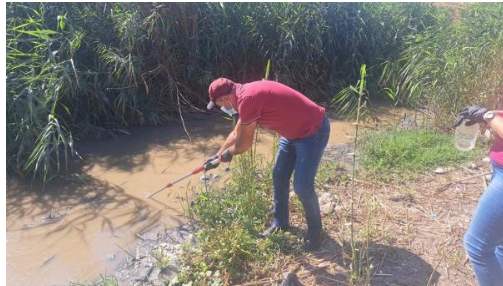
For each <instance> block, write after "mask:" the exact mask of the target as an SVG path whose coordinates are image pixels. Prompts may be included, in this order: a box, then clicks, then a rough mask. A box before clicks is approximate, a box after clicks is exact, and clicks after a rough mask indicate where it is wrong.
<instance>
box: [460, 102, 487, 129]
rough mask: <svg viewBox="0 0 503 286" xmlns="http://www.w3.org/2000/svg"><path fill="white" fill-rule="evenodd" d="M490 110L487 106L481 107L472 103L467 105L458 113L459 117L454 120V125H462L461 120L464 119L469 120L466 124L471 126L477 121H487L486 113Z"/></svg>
mask: <svg viewBox="0 0 503 286" xmlns="http://www.w3.org/2000/svg"><path fill="white" fill-rule="evenodd" d="M488 111H489V110H488V109H487V108H483V107H480V106H478V105H471V106H466V107H465V108H463V110H461V112H460V113H459V115H458V118H456V121H455V122H454V127H458V126H459V125H461V122H463V120H465V119H466V120H469V121H468V122H466V126H471V125H473V124H475V123H481V122H485V121H484V114H486V112H488Z"/></svg>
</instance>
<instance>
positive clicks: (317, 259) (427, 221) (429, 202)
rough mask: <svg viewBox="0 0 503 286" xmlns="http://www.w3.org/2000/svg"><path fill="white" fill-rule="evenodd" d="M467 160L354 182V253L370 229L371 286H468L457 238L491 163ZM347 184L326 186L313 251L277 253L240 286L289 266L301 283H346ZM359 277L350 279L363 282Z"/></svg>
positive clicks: (298, 215)
mask: <svg viewBox="0 0 503 286" xmlns="http://www.w3.org/2000/svg"><path fill="white" fill-rule="evenodd" d="M467 166H469V164H467V165H462V166H459V167H457V168H456V169H454V170H451V171H449V172H448V173H446V174H443V175H437V174H433V173H432V172H427V173H424V174H422V175H421V176H420V177H418V178H417V179H414V180H411V181H404V182H398V183H394V184H385V183H377V182H370V181H365V180H357V191H356V194H357V195H356V198H355V205H356V207H355V220H354V223H355V226H354V227H355V232H356V233H357V237H358V241H359V242H360V246H361V247H360V251H365V250H366V249H365V245H364V244H362V243H364V242H365V241H364V238H365V234H366V232H368V233H369V237H370V243H369V247H368V251H369V256H370V261H369V262H370V265H372V266H371V269H372V275H371V277H372V279H371V282H370V283H369V284H370V285H437V286H447V285H457V286H463V285H467V286H468V285H475V283H476V282H475V276H474V273H473V271H472V269H471V265H470V263H469V262H468V260H467V258H466V255H465V251H464V249H463V244H462V239H463V234H464V232H465V231H466V229H467V227H468V225H469V223H470V220H471V216H472V213H473V210H474V208H475V206H476V204H477V201H478V199H479V197H480V195H481V193H482V191H483V190H484V189H485V187H486V184H487V183H488V182H487V181H486V174H487V173H490V171H491V168H490V165H489V163H482V162H480V163H478V167H477V168H475V169H473V168H469V167H467ZM350 186H351V185H350V181H349V182H348V181H346V182H342V183H340V184H339V183H337V182H334V183H332V184H331V185H330V186H329V188H328V190H326V191H328V192H330V193H331V194H332V196H333V198H334V199H335V201H336V204H337V206H336V212H335V213H334V214H330V215H328V216H325V217H324V218H323V223H324V228H325V230H326V234H327V236H326V238H325V240H324V242H323V246H322V248H321V249H320V250H319V251H317V252H315V253H312V254H307V253H303V254H300V255H295V256H284V255H282V254H281V253H279V254H278V256H277V258H276V259H275V261H274V263H272V265H271V267H270V268H267V269H265V268H263V267H262V268H260V269H253V270H252V272H255V273H256V279H255V280H254V281H251V282H248V283H244V284H240V285H275V284H274V283H276V282H279V281H281V279H283V278H284V277H285V275H286V274H287V273H289V272H294V273H296V274H297V276H298V277H299V279H300V280H301V282H302V283H303V284H304V285H350V282H349V277H348V275H349V274H350V269H349V265H350V264H351V252H350V249H349V241H350V235H349V234H350V233H349V221H350V217H349V211H350ZM291 203H292V204H291V207H292V208H291V212H292V214H291V218H292V222H293V223H292V224H293V225H294V226H295V229H297V230H296V231H294V232H297V234H298V235H301V232H302V231H299V230H298V229H303V230H305V229H306V225H305V221H304V217H303V212H302V211H301V208H300V207H299V205H298V203H296V199H295V198H293V199H292V202H291ZM363 262H365V261H363ZM364 267H365V265H364ZM361 281H363V282H361V283H362V284H353V285H365V284H367V283H365V282H364V279H363V280H361ZM367 285H368V284H367Z"/></svg>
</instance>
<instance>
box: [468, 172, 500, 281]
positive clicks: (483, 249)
mask: <svg viewBox="0 0 503 286" xmlns="http://www.w3.org/2000/svg"><path fill="white" fill-rule="evenodd" d="M464 245H465V249H466V251H467V253H468V256H469V257H470V261H471V262H472V266H473V270H474V271H475V274H476V276H477V280H478V282H479V285H480V286H496V285H498V286H500V285H503V166H500V165H498V164H496V163H493V175H492V179H491V183H490V184H489V186H488V187H487V189H486V190H485V192H484V193H483V194H482V197H481V198H480V201H479V203H478V205H477V208H476V210H475V214H474V215H473V219H472V222H471V224H470V227H469V228H468V231H467V232H466V234H465V237H464Z"/></svg>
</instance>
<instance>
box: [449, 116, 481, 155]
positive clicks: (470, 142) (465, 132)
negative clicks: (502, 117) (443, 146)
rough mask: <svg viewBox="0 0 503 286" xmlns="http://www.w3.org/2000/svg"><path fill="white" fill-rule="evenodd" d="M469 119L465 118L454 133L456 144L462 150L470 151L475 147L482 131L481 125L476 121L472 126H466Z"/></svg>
mask: <svg viewBox="0 0 503 286" xmlns="http://www.w3.org/2000/svg"><path fill="white" fill-rule="evenodd" d="M466 122H468V120H463V122H461V124H460V125H459V126H458V127H456V131H455V135H454V146H455V147H456V148H457V149H458V150H460V151H470V150H472V149H473V147H475V143H476V142H477V137H478V136H479V133H480V125H479V124H478V123H475V124H473V125H471V126H466Z"/></svg>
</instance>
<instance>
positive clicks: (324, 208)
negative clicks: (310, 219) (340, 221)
mask: <svg viewBox="0 0 503 286" xmlns="http://www.w3.org/2000/svg"><path fill="white" fill-rule="evenodd" d="M334 209H335V203H334V202H328V203H325V204H323V205H320V210H321V213H322V214H324V215H329V214H331V213H332V212H333V211H334Z"/></svg>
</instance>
